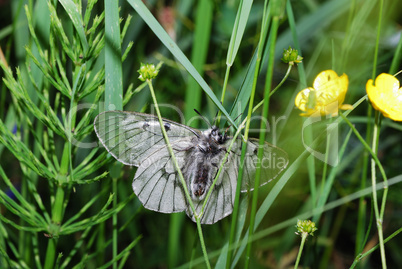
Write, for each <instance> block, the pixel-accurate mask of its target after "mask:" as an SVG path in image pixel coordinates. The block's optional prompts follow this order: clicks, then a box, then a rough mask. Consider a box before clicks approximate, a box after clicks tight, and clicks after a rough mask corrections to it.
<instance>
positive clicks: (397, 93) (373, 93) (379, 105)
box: [366, 73, 402, 121]
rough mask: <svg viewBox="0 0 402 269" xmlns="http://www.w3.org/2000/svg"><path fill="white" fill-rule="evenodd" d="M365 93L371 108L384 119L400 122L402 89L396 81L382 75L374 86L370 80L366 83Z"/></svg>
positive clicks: (401, 118)
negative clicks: (377, 111) (378, 112)
mask: <svg viewBox="0 0 402 269" xmlns="http://www.w3.org/2000/svg"><path fill="white" fill-rule="evenodd" d="M366 91H367V95H368V97H369V99H370V101H371V104H372V105H373V107H374V108H375V109H376V110H379V111H381V112H382V114H383V115H384V117H387V118H390V119H392V120H395V121H402V88H399V80H398V79H396V78H395V77H394V76H392V75H390V74H385V73H382V74H381V75H379V76H378V77H377V78H376V79H375V85H374V84H373V80H372V79H369V80H368V81H367V84H366Z"/></svg>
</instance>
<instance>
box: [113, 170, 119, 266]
mask: <svg viewBox="0 0 402 269" xmlns="http://www.w3.org/2000/svg"><path fill="white" fill-rule="evenodd" d="M112 180H113V187H112V189H113V193H114V199H113V209H116V208H117V196H116V194H117V178H113V179H112ZM112 223H113V241H112V244H113V246H112V248H113V259H114V260H115V261H114V262H113V269H116V268H117V250H118V247H117V246H118V244H117V239H118V227H117V212H116V213H114V214H113V216H112Z"/></svg>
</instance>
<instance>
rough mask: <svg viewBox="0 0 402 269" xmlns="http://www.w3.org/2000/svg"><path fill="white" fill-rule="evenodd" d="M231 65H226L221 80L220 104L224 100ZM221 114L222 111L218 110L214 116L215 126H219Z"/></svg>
mask: <svg viewBox="0 0 402 269" xmlns="http://www.w3.org/2000/svg"><path fill="white" fill-rule="evenodd" d="M231 67H232V66H231V65H228V64H227V65H226V73H225V80H224V82H223V88H222V96H221V104H222V105H223V101H224V100H225V93H226V88H227V85H228V81H229V74H230V68H231ZM221 116H222V111H220V110H219V111H218V116H217V117H216V126H219V123H220V120H221Z"/></svg>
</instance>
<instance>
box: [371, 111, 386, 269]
mask: <svg viewBox="0 0 402 269" xmlns="http://www.w3.org/2000/svg"><path fill="white" fill-rule="evenodd" d="M379 129H380V115H379V112H378V111H375V124H374V131H373V143H372V147H371V149H372V151H373V153H374V154H377V148H378V141H379ZM384 183H386V179H384ZM371 184H372V186H373V202H374V213H375V216H376V224H377V230H378V241H379V245H380V253H381V263H382V268H383V269H384V268H387V262H386V258H385V247H384V236H383V230H382V222H383V214H384V208H385V201H386V197H387V192H388V185H387V184H384V194H383V201H382V203H381V211H380V212H379V211H378V201H377V190H376V189H375V185H376V184H377V177H376V163H375V161H374V159H371Z"/></svg>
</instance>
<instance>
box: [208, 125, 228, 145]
mask: <svg viewBox="0 0 402 269" xmlns="http://www.w3.org/2000/svg"><path fill="white" fill-rule="evenodd" d="M209 137H210V138H211V139H212V140H214V141H216V142H218V144H223V143H225V142H226V140H227V135H226V132H225V133H223V134H222V133H221V132H219V128H218V127H216V126H212V128H211V129H210V133H209Z"/></svg>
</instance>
